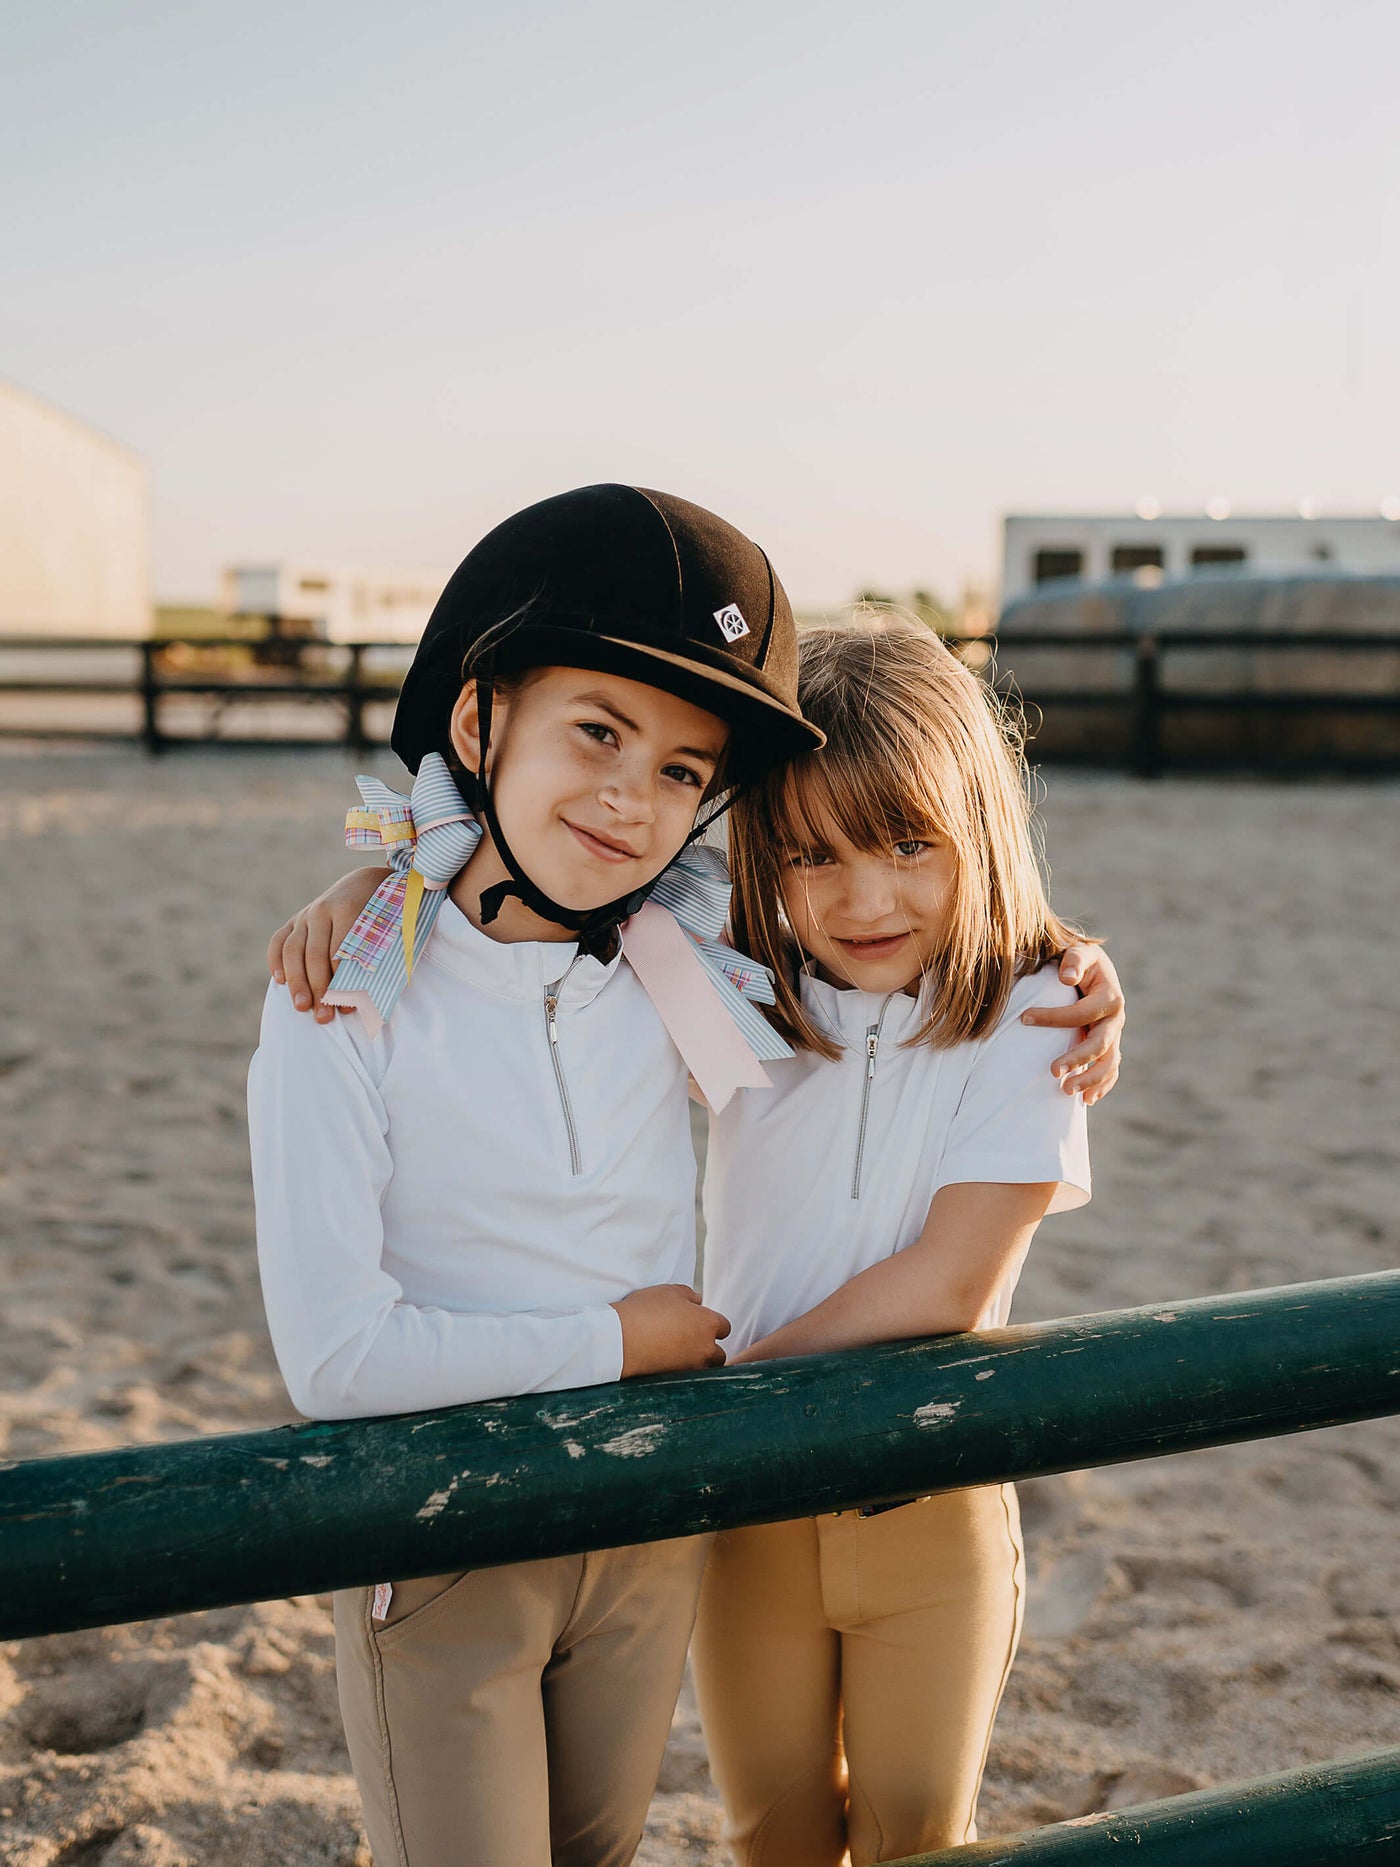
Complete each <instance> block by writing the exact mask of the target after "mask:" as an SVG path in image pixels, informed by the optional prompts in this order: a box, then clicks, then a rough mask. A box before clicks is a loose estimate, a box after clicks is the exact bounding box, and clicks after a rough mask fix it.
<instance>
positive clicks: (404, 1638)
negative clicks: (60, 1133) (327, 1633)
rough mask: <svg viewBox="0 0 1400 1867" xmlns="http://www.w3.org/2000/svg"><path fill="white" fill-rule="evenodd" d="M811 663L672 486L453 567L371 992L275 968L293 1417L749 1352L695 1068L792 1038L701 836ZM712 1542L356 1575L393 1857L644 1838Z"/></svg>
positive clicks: (419, 1861) (370, 910)
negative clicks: (711, 1253) (698, 1108)
mask: <svg viewBox="0 0 1400 1867" xmlns="http://www.w3.org/2000/svg"><path fill="white" fill-rule="evenodd" d="M795 689H796V641H795V634H794V629H793V623H792V615H791V611H790V609H789V607H788V603H787V599H786V597H785V595H784V593H783V590H782V588H781V586H780V585H779V584H778V582H777V580H776V578H775V577H774V576H773V573H772V571H771V569H770V567H769V564H768V560H767V558H766V557H765V556H764V554H763V552H762V551H761V550H759V548H758V547H757V546H756V545H754V544H752V543H750V542H749V541H748V540H747V539H745V538H743V537H741V536H740V534H739V533H738V532H736V531H735V530H734V529H733V528H732V527H730V526H729V525H726V524H725V523H724V521H723V520H721V519H718V518H716V517H715V516H714V515H713V514H711V513H708V512H705V511H703V510H702V509H700V508H699V507H697V506H693V505H690V504H688V503H687V502H685V501H684V500H679V499H675V498H672V497H670V496H668V495H665V494H658V493H649V492H645V491H642V490H639V489H637V488H632V487H624V486H595V487H587V488H584V489H582V490H580V491H577V492H574V493H569V494H565V495H562V496H561V497H559V498H555V499H549V500H545V501H544V502H543V503H542V504H540V505H537V506H534V507H531V508H529V509H528V510H527V511H525V512H523V513H518V514H517V515H516V516H515V517H514V518H512V519H508V520H507V521H506V522H505V523H504V524H503V525H501V526H499V527H498V528H497V529H496V530H495V531H493V532H492V533H491V534H490V535H489V536H488V537H487V538H486V539H484V540H483V541H482V542H481V543H480V544H479V545H478V546H477V547H476V549H475V550H474V551H472V552H471V554H470V555H469V556H468V557H467V559H466V560H465V562H464V563H463V564H462V565H461V567H460V568H459V570H458V571H457V572H456V574H455V575H454V577H453V578H452V580H451V582H450V583H449V584H448V586H447V589H446V590H445V591H444V593H443V596H442V598H441V600H440V602H439V603H438V605H437V608H436V610H435V611H434V613H433V616H432V618H431V620H430V622H429V624H428V628H427V631H426V633H425V634H424V637H423V640H422V643H421V644H420V646H419V649H418V652H417V655H416V657H415V660H414V663H413V666H412V669H411V670H410V672H409V675H408V678H407V681H406V682H405V685H404V688H403V692H402V696H401V698H400V701H399V704H398V710H397V713H396V716H395V723H394V733H393V744H394V748H395V750H396V751H397V752H398V753H399V755H400V757H401V758H402V759H403V761H404V763H405V764H406V765H407V766H408V767H409V769H410V770H411V771H413V772H415V773H416V774H417V777H416V781H415V784H414V787H413V794H412V797H411V798H410V799H403V798H400V797H397V796H396V795H395V794H394V793H392V792H390V791H389V790H388V789H387V787H385V786H383V785H380V784H378V783H377V781H374V780H362V781H361V792H362V796H363V799H364V805H365V807H364V808H363V809H361V810H357V811H352V812H351V813H350V817H349V819H348V829H349V838H350V840H351V841H352V842H355V843H357V844H361V845H364V844H370V843H373V844H378V845H382V846H383V847H385V848H386V849H387V850H388V851H389V855H390V862H391V867H390V871H389V873H388V875H387V876H385V877H384V879H383V881H382V883H381V884H380V886H379V887H378V888H377V889H376V892H375V895H374V897H373V899H372V900H371V901H370V903H369V904H368V906H367V908H366V911H365V912H364V914H362V915H361V916H360V918H359V920H358V921H357V922H356V925H355V927H354V929H353V930H352V932H351V934H350V936H349V938H348V940H347V941H346V943H345V954H344V957H343V958H342V962H341V966H340V969H339V970H338V972H337V975H336V979H335V982H334V984H335V988H336V989H335V991H334V992H333V993H332V994H331V1002H339V1003H342V1004H345V1005H353V1006H355V1007H356V1008H358V1010H359V1011H360V1013H361V1015H360V1016H358V1017H353V1018H352V1017H346V1018H340V1019H335V1020H333V1021H332V1022H331V1023H330V1024H328V1025H321V1024H317V1023H315V1022H313V1021H312V1020H311V1019H307V1018H301V1017H298V1016H297V1015H296V1012H295V1011H294V1009H293V1008H292V1006H291V1004H290V1002H289V1000H288V997H287V995H286V994H285V993H283V992H281V991H278V990H276V989H273V990H270V991H269V995H268V999H267V1004H266V1008H265V1012H264V1017H263V1025H262V1035H261V1043H260V1047H259V1049H258V1052H257V1055H256V1056H255V1058H254V1059H253V1064H252V1068H251V1071H250V1076H249V1112H250V1130H251V1140H252V1155H253V1174H254V1186H255V1194H256V1203H257V1223H258V1254H259V1265H260V1270H261V1275H262V1280H263V1290H264V1296H265V1300H266V1305H267V1313H268V1321H269V1326H270V1330H271V1334H272V1339H273V1344H274V1347H275V1349H276V1352H277V1357H278V1362H279V1365H280V1367H281V1369H282V1373H283V1376H284V1379H285V1380H286V1383H287V1387H288V1390H289V1392H290V1394H291V1396H292V1398H293V1400H294V1402H295V1403H296V1405H297V1406H298V1407H299V1408H300V1409H301V1410H302V1411H303V1412H304V1413H307V1414H309V1415H311V1416H313V1417H318V1418H323V1419H324V1418H343V1417H353V1416H358V1415H363V1414H376V1413H379V1414H383V1413H400V1412H406V1411H411V1410H415V1409H420V1408H428V1407H438V1406H444V1405H451V1404H454V1403H458V1402H465V1401H473V1400H480V1399H484V1398H488V1397H493V1396H500V1395H507V1394H520V1393H535V1392H540V1391H543V1390H549V1389H555V1388H564V1387H577V1386H580V1385H585V1384H588V1383H595V1382H602V1381H613V1380H617V1379H618V1378H620V1377H626V1376H630V1375H634V1374H645V1373H650V1372H655V1371H659V1370H664V1369H692V1368H700V1367H704V1366H707V1365H709V1364H711V1363H715V1362H719V1361H722V1360H723V1351H722V1350H721V1349H720V1348H719V1347H718V1339H719V1338H720V1337H721V1336H722V1335H724V1334H725V1333H726V1332H727V1325H726V1323H725V1320H724V1318H723V1317H721V1316H719V1315H717V1314H716V1313H715V1312H713V1311H712V1310H709V1309H707V1308H705V1307H704V1306H703V1305H702V1304H701V1302H700V1299H699V1297H698V1295H697V1294H696V1292H695V1291H694V1290H693V1289H692V1288H691V1287H690V1285H691V1280H692V1278H693V1276H694V1253H695V1221H694V1204H695V1201H694V1157H693V1154H692V1151H691V1145H690V1136H689V1121H688V1110H687V1095H686V1091H687V1077H688V1075H693V1076H694V1077H696V1078H697V1079H698V1080H699V1081H700V1082H701V1083H702V1085H703V1086H704V1088H705V1091H706V1094H707V1096H708V1097H709V1099H710V1100H711V1102H712V1103H714V1104H716V1105H718V1104H722V1103H723V1102H724V1101H725V1100H726V1099H727V1097H728V1095H729V1094H730V1093H731V1091H732V1090H733V1089H734V1088H735V1087H737V1086H740V1085H743V1084H759V1083H762V1082H764V1081H765V1080H766V1078H765V1077H764V1074H763V1070H762V1067H761V1061H762V1059H763V1058H769V1059H771V1058H774V1057H776V1056H780V1055H783V1054H785V1051H786V1046H785V1045H784V1044H783V1043H782V1042H781V1040H780V1039H778V1038H777V1037H776V1035H775V1034H774V1033H773V1031H772V1030H771V1028H770V1027H769V1026H768V1025H767V1024H766V1023H765V1021H764V1020H763V1018H762V1016H761V1014H760V1013H759V1012H758V1011H757V1010H756V1009H755V1008H754V1006H753V1005H752V1004H751V1003H749V1002H748V998H747V997H746V996H745V994H746V993H747V994H748V995H749V996H750V997H756V998H759V999H761V998H763V997H764V996H765V995H766V996H767V997H769V998H771V987H770V986H769V983H768V981H767V978H766V975H764V974H763V973H762V971H761V969H759V968H756V967H749V966H746V965H745V964H744V962H743V961H742V959H741V958H740V956H738V955H737V954H734V953H733V952H731V951H730V950H729V949H727V948H726V949H724V950H723V955H722V959H723V963H722V964H721V955H720V954H718V953H717V952H716V951H715V948H716V944H717V940H716V937H717V935H718V934H719V932H720V931H721V929H722V926H723V922H724V917H725V912H726V909H727V903H728V888H727V884H726V882H725V880H724V876H723V869H722V864H721V863H720V861H719V858H718V857H716V856H714V855H713V854H712V853H710V852H708V851H705V850H703V849H700V848H697V847H694V846H693V842H694V838H695V836H696V834H697V823H698V822H699V821H700V820H701V819H703V817H704V815H705V814H706V813H707V812H709V811H711V810H712V809H714V808H715V807H717V806H718V805H720V804H722V803H723V801H725V799H726V798H727V797H728V796H729V795H730V794H731V793H732V791H733V788H734V787H735V786H736V785H739V784H745V783H752V782H754V781H755V780H756V779H757V777H758V776H760V775H761V773H762V771H763V770H764V768H765V767H766V765H768V764H770V763H772V762H773V761H775V760H779V759H781V758H783V757H786V756H789V755H790V754H792V753H793V752H795V751H797V750H799V749H801V748H804V747H811V746H815V745H817V744H818V743H819V742H820V734H818V733H817V732H815V731H814V730H813V729H812V728H811V727H810V726H808V725H807V723H806V722H805V721H804V720H803V719H802V717H801V714H800V712H799V711H798V708H797V706H796V702H795ZM702 805H703V806H704V809H703V810H702ZM653 890H655V891H656V892H655V895H654V896H653ZM697 1028H698V1029H699V1030H700V1031H701V1033H702V1035H701V1037H700V1038H699V1039H698V1040H696V1039H694V1038H692V1037H688V1036H687V1035H686V1033H687V1032H694V1031H696V1030H697ZM672 1029H674V1030H676V1031H677V1032H678V1033H680V1037H679V1043H678V1041H676V1040H673V1037H672V1036H671V1034H670V1033H671V1030H672ZM707 1541H708V1539H705V1538H699V1537H691V1538H681V1539H676V1540H674V1541H671V1542H664V1543H660V1544H655V1545H652V1546H650V1547H645V1548H629V1549H620V1550H604V1551H597V1552H594V1553H591V1554H588V1555H584V1556H571V1557H563V1558H559V1559H552V1560H545V1561H535V1562H526V1563H519V1564H515V1565H512V1566H508V1567H504V1568H494V1569H488V1570H485V1571H480V1572H476V1573H467V1574H446V1575H439V1576H434V1577H431V1578H428V1579H427V1580H412V1581H406V1582H388V1581H386V1582H381V1583H380V1584H379V1585H378V1586H377V1587H374V1588H360V1589H350V1590H346V1591H342V1592H341V1593H339V1594H338V1595H337V1596H336V1601H335V1624H336V1669H337V1678H338V1683H339V1690H340V1698H341V1707H342V1712H343V1716H344V1721H345V1729H346V1735H347V1738H348V1740H349V1746H350V1754H351V1759H352V1762H353V1764H354V1769H355V1775H356V1778H357V1781H358V1784H359V1787H360V1792H361V1796H362V1799H363V1803H364V1810H365V1820H366V1825H367V1828H368V1831H369V1837H370V1843H371V1846H372V1848H373V1850H374V1854H375V1858H376V1860H377V1861H379V1862H380V1863H381V1867H388V1863H390V1862H397V1863H399V1864H400V1867H406V1864H407V1863H410V1862H411V1863H412V1867H448V1863H453V1864H454V1867H455V1863H458V1862H460V1861H461V1860H462V1859H463V1857H464V1851H465V1853H466V1854H468V1855H469V1856H470V1858H471V1860H472V1861H473V1863H475V1864H476V1867H546V1864H547V1863H549V1862H551V1861H552V1862H555V1863H570V1864H573V1867H609V1864H616V1867H621V1864H622V1863H624V1862H626V1861H629V1860H630V1859H631V1858H632V1854H633V1852H634V1850H635V1848H636V1845H637V1842H638V1839H639V1837H640V1834H641V1830H642V1824H643V1821H644V1819H645V1815H646V1810H647V1804H648V1801H649V1799H650V1796H651V1792H652V1789H653V1787H654V1784H655V1780H656V1775H657V1771H658V1769H659V1767H660V1762H661V1756H662V1752H663V1749H664V1746H665V1742H666V1736H667V1732H668V1729H669V1726H670V1720H671V1713H672V1708H673V1706H674V1704H675V1699H676V1694H677V1690H678V1687H679V1682H680V1677H681V1670H682V1666H683V1664H684V1659H685V1649H686V1642H687V1640H688V1638H689V1634H690V1628H691V1622H692V1619H693V1615H694V1606H695V1598H696V1593H697V1590H698V1586H699V1581H700V1572H701V1568H702V1566H703V1563H704V1558H705V1552H706V1547H707Z"/></svg>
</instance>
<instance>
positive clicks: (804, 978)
mask: <svg viewBox="0 0 1400 1867" xmlns="http://www.w3.org/2000/svg"><path fill="white" fill-rule="evenodd" d="M797 986H798V992H799V994H800V995H801V999H802V1005H803V1009H804V1010H806V1011H807V1012H809V1013H810V1014H811V1015H812V1017H813V1018H814V1019H815V1020H816V1022H817V1023H818V1024H820V1025H821V1026H822V1028H823V1029H824V1030H826V1031H829V1032H830V1033H831V1035H832V1036H833V1037H834V1038H835V1039H836V1041H837V1042H838V1043H839V1044H841V1045H842V1046H843V1047H844V1048H845V1049H846V1050H847V1051H849V1052H851V1053H852V1054H853V1055H855V1056H857V1057H858V1058H859V1060H860V1064H861V1067H862V1069H863V1068H864V1067H865V1062H866V1032H867V1031H868V1030H869V1029H870V1027H871V1025H872V1024H879V1023H880V1021H881V1019H882V1018H883V1025H882V1028H881V1043H882V1045H884V1044H902V1043H903V1042H904V1041H905V1039H906V1038H909V1037H912V1036H913V1035H914V1033H915V1032H916V1031H917V1030H918V1029H919V1027H920V1025H921V1023H922V1013H921V1011H920V1007H919V1000H918V999H917V998H910V997H908V996H907V995H906V994H905V993H904V992H859V991H857V990H856V989H855V987H854V986H839V985H828V984H827V982H826V980H825V979H819V978H817V976H816V974H815V973H814V972H813V971H812V970H811V964H810V962H808V964H807V965H805V966H804V967H803V968H802V970H801V972H799V974H798V976H797Z"/></svg>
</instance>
